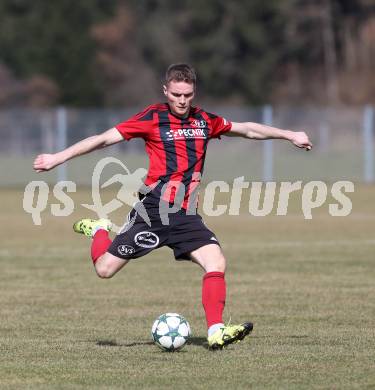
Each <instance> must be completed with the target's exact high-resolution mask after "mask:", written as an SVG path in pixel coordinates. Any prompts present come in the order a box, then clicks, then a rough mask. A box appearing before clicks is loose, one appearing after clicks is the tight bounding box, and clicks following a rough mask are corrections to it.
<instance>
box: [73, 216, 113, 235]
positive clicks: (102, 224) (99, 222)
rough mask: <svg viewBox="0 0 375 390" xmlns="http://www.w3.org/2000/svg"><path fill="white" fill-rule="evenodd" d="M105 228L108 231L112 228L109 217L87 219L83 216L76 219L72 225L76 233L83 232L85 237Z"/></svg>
mask: <svg viewBox="0 0 375 390" xmlns="http://www.w3.org/2000/svg"><path fill="white" fill-rule="evenodd" d="M100 229H103V230H107V232H110V231H111V229H112V222H111V221H110V220H109V219H104V218H102V219H89V218H83V219H80V220H79V221H77V222H76V223H75V224H74V225H73V230H74V231H75V232H76V233H80V234H84V235H85V236H87V237H91V238H92V237H93V236H94V234H95V233H96V232H97V231H98V230H100Z"/></svg>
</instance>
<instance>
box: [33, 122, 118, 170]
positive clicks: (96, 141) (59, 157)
mask: <svg viewBox="0 0 375 390" xmlns="http://www.w3.org/2000/svg"><path fill="white" fill-rule="evenodd" d="M123 140H124V138H123V136H122V135H121V134H120V133H119V131H118V130H117V129H116V128H115V127H113V128H111V129H109V130H107V131H104V132H103V133H101V134H98V135H93V136H91V137H88V138H85V139H83V140H82V141H79V142H77V143H76V144H74V145H72V146H70V147H68V148H67V149H64V150H62V151H61V152H58V153H54V154H40V155H39V156H37V157H36V159H35V160H34V170H35V171H36V172H45V171H49V170H51V169H53V168H55V167H56V166H58V165H60V164H63V163H64V162H65V161H68V160H70V159H72V158H74V157H77V156H81V155H83V154H86V153H90V152H92V151H93V150H97V149H101V148H105V147H106V146H110V145H113V144H116V143H118V142H120V141H123Z"/></svg>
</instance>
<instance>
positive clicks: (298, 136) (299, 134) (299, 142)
mask: <svg viewBox="0 0 375 390" xmlns="http://www.w3.org/2000/svg"><path fill="white" fill-rule="evenodd" d="M291 142H292V143H293V144H294V145H295V146H297V147H298V148H301V149H306V150H311V148H312V146H313V145H312V143H311V142H310V140H309V137H308V136H307V134H306V133H305V132H304V131H296V132H293V137H292V139H291Z"/></svg>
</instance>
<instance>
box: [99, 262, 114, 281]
mask: <svg viewBox="0 0 375 390" xmlns="http://www.w3.org/2000/svg"><path fill="white" fill-rule="evenodd" d="M95 271H96V274H97V275H98V276H99V278H101V279H110V278H112V276H113V275H114V274H115V273H114V272H113V270H112V269H111V267H109V265H108V264H102V263H99V264H96V265H95Z"/></svg>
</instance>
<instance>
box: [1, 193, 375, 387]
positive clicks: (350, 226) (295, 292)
mask: <svg viewBox="0 0 375 390" xmlns="http://www.w3.org/2000/svg"><path fill="white" fill-rule="evenodd" d="M89 195H90V194H89V193H88V192H84V191H82V192H79V193H77V194H75V195H74V199H75V201H76V202H80V203H90V196H89ZM350 196H351V197H352V198H353V212H352V214H351V215H350V216H348V217H345V218H338V217H336V218H333V217H330V216H329V214H328V212H327V207H322V208H321V209H320V210H317V211H316V212H313V219H312V220H304V219H303V216H302V213H301V212H300V211H299V207H298V205H299V203H298V199H297V198H296V199H294V204H293V205H291V213H290V214H289V215H288V216H286V217H277V216H275V213H273V214H272V215H270V216H269V217H264V218H254V217H251V216H249V215H248V214H246V213H245V212H243V213H242V214H241V215H240V216H237V217H236V216H230V217H228V216H223V217H218V218H206V221H207V224H208V225H209V226H210V227H211V228H212V229H213V230H214V231H215V232H216V233H217V235H218V237H219V238H220V240H221V242H222V246H223V249H224V252H225V254H226V256H227V258H228V271H227V284H228V299H227V306H226V311H225V317H226V319H227V320H229V318H230V317H231V318H232V322H234V323H236V322H241V321H246V320H251V321H253V322H254V324H255V328H254V332H253V334H252V336H250V337H249V338H248V339H245V340H244V341H243V342H242V343H240V344H238V345H233V346H230V347H228V348H227V349H226V350H225V351H220V352H210V351H208V350H207V349H206V346H205V336H206V329H205V324H204V316H203V309H202V307H201V303H200V288H201V276H202V273H201V271H200V269H199V268H198V267H196V266H194V265H191V264H190V263H188V262H183V263H177V262H175V261H174V260H173V258H172V254H171V251H170V250H169V249H160V250H157V251H155V252H153V253H152V254H151V255H149V256H147V257H145V258H143V259H138V260H135V261H134V262H132V263H130V264H129V265H128V266H126V267H125V268H124V269H123V270H122V271H121V272H120V273H119V274H118V275H116V276H115V277H114V278H113V279H111V280H100V279H99V278H97V277H96V276H95V273H94V271H93V269H92V265H91V261H90V260H89V241H88V240H87V239H85V238H84V237H81V236H78V235H74V234H73V233H72V230H71V225H72V222H73V221H74V220H75V219H77V218H78V217H81V216H82V215H87V212H86V211H85V209H83V208H82V207H78V208H77V210H76V212H75V213H74V214H73V215H71V216H69V217H64V218H62V217H60V218H58V217H52V216H49V213H48V212H44V213H43V214H42V221H43V225H42V226H40V227H37V226H34V225H33V224H32V221H31V217H30V216H29V215H27V214H26V213H24V212H23V210H22V191H17V190H1V193H0V201H1V202H0V204H1V206H0V208H1V209H0V211H1V212H0V223H1V226H2V230H1V235H0V258H1V272H0V308H1V317H0V352H1V353H0V388H1V389H23V388H27V389H123V388H136V389H137V388H139V389H164V388H167V387H168V388H178V389H226V390H227V389H248V388H255V389H356V388H357V389H364V388H367V389H372V388H375V337H374V328H375V299H374V297H375V283H374V280H375V267H374V253H375V251H374V249H375V238H374V227H375V213H374V211H375V205H374V201H373V200H374V197H375V188H374V187H366V186H362V187H360V186H357V187H356V192H355V193H354V194H350ZM50 203H52V198H50ZM123 214H124V212H123V211H121V212H120V211H119V212H117V213H116V215H115V220H116V222H117V223H118V224H120V223H121V218H122V217H123ZM167 311H176V312H179V313H181V314H183V315H184V316H185V317H186V318H187V319H188V320H189V322H190V325H191V327H192V330H193V338H192V341H191V344H190V345H188V346H186V347H185V348H184V349H183V350H182V351H181V352H179V353H173V354H170V353H163V352H161V351H160V350H159V349H158V348H157V347H156V346H154V345H153V344H152V343H151V339H150V328H151V325H152V323H153V321H154V319H155V318H156V317H157V316H158V315H159V314H161V313H163V312H167Z"/></svg>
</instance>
